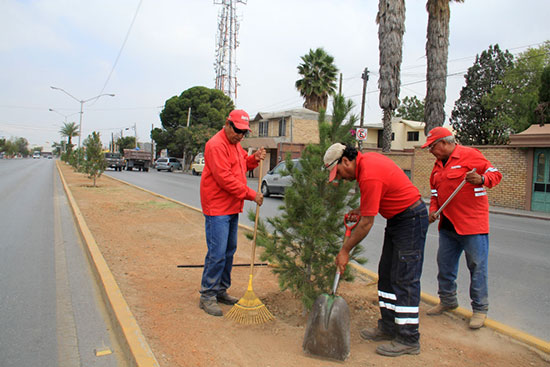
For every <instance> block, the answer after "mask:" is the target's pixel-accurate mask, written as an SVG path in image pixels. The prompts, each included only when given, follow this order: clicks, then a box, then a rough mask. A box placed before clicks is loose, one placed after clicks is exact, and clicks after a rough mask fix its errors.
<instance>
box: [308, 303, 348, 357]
mask: <svg viewBox="0 0 550 367" xmlns="http://www.w3.org/2000/svg"><path fill="white" fill-rule="evenodd" d="M349 320H350V313H349V308H348V304H347V303H346V301H345V300H344V299H343V298H342V297H339V296H333V295H328V294H321V295H320V296H319V297H317V299H316V300H315V303H314V304H313V308H312V309H311V312H310V314H309V318H308V320H307V326H306V333H305V336H304V343H303V344H302V348H303V350H304V352H305V353H307V354H311V355H315V356H319V357H325V358H332V359H336V360H339V361H344V360H345V359H346V358H347V357H348V356H349V353H350V330H349Z"/></svg>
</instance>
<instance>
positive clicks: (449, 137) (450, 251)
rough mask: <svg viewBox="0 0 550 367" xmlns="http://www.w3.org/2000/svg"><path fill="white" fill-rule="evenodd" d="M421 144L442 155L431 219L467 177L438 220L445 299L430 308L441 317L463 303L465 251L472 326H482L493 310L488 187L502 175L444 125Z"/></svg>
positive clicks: (441, 284) (436, 172) (432, 180)
mask: <svg viewBox="0 0 550 367" xmlns="http://www.w3.org/2000/svg"><path fill="white" fill-rule="evenodd" d="M422 148H429V150H430V153H432V154H433V155H434V156H435V157H436V158H437V160H436V161H435V163H434V167H433V170H432V174H431V176H430V186H431V189H432V197H431V200H430V217H429V218H430V223H432V222H434V221H435V220H437V219H438V218H437V217H436V212H437V210H438V209H439V207H440V206H441V205H443V203H444V202H445V201H446V200H447V198H449V197H450V196H451V194H452V193H453V192H454V191H455V189H456V188H457V187H458V186H459V185H460V183H461V182H462V181H463V180H466V184H465V185H464V187H463V188H462V189H461V190H460V191H459V192H458V194H457V195H456V197H454V198H453V199H452V201H450V202H449V204H448V205H447V206H446V207H445V208H444V209H443V212H442V213H441V218H440V220H439V249H438V251H437V266H438V270H439V272H438V274H437V281H438V286H439V290H438V293H439V299H440V303H439V304H438V305H436V306H435V307H433V308H431V309H430V310H428V315H430V316H433V315H440V314H442V313H443V312H445V311H448V310H452V309H454V308H457V307H458V300H457V293H456V289H457V286H456V277H457V272H458V263H459V260H460V257H461V255H462V252H464V253H465V254H466V262H467V264H468V269H469V270H470V278H471V281H470V298H471V299H472V309H473V315H472V318H471V319H470V323H469V326H470V328H471V329H479V328H481V327H482V326H483V324H484V323H485V319H486V318H487V311H488V309H489V293H488V284H487V278H488V271H487V262H488V257H489V200H488V199H487V191H486V190H485V187H484V186H486V187H493V186H495V185H497V184H498V183H499V182H500V180H501V178H502V174H501V173H500V172H499V171H498V169H496V168H495V167H493V165H492V164H491V162H489V161H488V160H487V159H486V158H485V157H484V156H483V154H481V152H480V151H479V150H477V149H475V148H470V147H464V146H462V145H457V144H456V143H455V139H454V137H453V134H452V133H451V132H450V131H449V130H448V129H446V128H444V127H435V128H433V129H432V130H430V132H429V133H428V138H427V139H426V143H425V144H424V145H422ZM474 169H475V170H474Z"/></svg>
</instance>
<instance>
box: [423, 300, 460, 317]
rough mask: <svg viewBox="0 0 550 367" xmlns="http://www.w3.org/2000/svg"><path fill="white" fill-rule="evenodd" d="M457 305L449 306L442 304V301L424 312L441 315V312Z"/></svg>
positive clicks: (452, 308)
mask: <svg viewBox="0 0 550 367" xmlns="http://www.w3.org/2000/svg"><path fill="white" fill-rule="evenodd" d="M457 307H458V305H453V306H450V305H444V304H443V303H439V304H438V305H436V306H434V307H432V308H430V309H429V310H428V312H426V314H428V315H430V316H436V315H441V314H442V313H443V312H445V311H450V310H454V309H455V308H457Z"/></svg>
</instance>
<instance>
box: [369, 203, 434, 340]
mask: <svg viewBox="0 0 550 367" xmlns="http://www.w3.org/2000/svg"><path fill="white" fill-rule="evenodd" d="M428 224H429V222H428V212H427V210H426V206H425V205H424V204H421V205H418V206H417V207H416V208H413V209H405V210H404V211H403V212H401V213H399V214H397V215H395V216H394V217H392V218H390V219H388V221H387V225H386V230H385V234H384V246H383V248H382V255H381V257H380V263H379V264H378V275H379V280H378V302H379V306H380V314H381V316H382V318H381V319H380V320H379V321H378V328H379V329H381V330H383V331H385V332H387V333H389V334H391V335H395V338H396V340H397V341H398V342H400V343H403V344H407V345H418V344H419V339H420V334H419V332H418V304H419V303H420V276H421V275H422V264H423V261H424V245H425V243H426V232H427V231H428Z"/></svg>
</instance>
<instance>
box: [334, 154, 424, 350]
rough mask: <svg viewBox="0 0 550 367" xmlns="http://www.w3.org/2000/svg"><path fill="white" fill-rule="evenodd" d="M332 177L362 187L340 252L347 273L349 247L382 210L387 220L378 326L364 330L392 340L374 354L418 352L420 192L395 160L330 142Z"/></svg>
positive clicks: (338, 261)
mask: <svg viewBox="0 0 550 367" xmlns="http://www.w3.org/2000/svg"><path fill="white" fill-rule="evenodd" d="M324 163H325V169H327V170H328V171H330V174H329V181H331V182H332V181H334V180H342V179H344V180H349V181H352V180H357V182H358V184H359V189H360V190H361V205H360V208H359V209H354V210H352V211H351V212H350V214H351V215H352V216H355V217H356V218H359V217H360V219H359V223H358V225H357V227H356V228H355V230H354V231H353V232H352V234H351V237H349V238H348V240H347V241H345V243H344V245H343V246H342V249H341V250H340V252H339V253H338V255H337V256H336V265H337V266H338V268H339V270H340V272H344V270H345V268H346V265H347V263H348V262H349V253H350V251H351V250H352V249H353V248H354V247H355V246H356V245H357V244H358V243H359V242H361V240H363V238H365V237H366V236H367V234H368V233H369V231H370V229H371V228H372V225H373V223H374V217H375V216H376V215H377V214H378V213H380V214H381V215H382V216H383V217H384V218H386V219H387V223H386V230H385V234H384V244H383V248H382V255H381V257H380V262H379V264H378V275H379V280H378V300H379V306H380V314H381V319H380V320H378V326H377V327H375V328H371V329H365V330H362V331H361V332H360V335H361V337H362V338H363V339H366V340H374V341H379V340H391V342H390V343H388V344H383V345H380V346H378V347H377V348H376V352H377V353H379V354H381V355H385V356H390V357H396V356H400V355H403V354H419V353H420V341H419V340H420V334H419V332H418V304H419V303H420V275H421V274H422V262H423V260H424V244H425V242H426V232H427V230H428V213H427V210H426V206H425V205H424V203H423V202H422V200H421V198H420V192H419V191H418V189H417V188H416V187H415V186H414V185H413V184H412V183H411V181H410V180H409V178H408V177H407V175H405V173H404V172H403V170H402V169H401V168H399V167H398V166H397V165H396V164H395V163H394V162H393V161H392V160H391V159H389V158H388V157H386V156H384V155H382V154H379V153H374V152H371V153H365V154H362V153H360V152H358V151H357V149H356V148H354V147H351V146H345V145H343V144H340V143H336V144H333V145H331V146H330V147H329V148H328V149H327V151H326V153H325V156H324Z"/></svg>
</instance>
